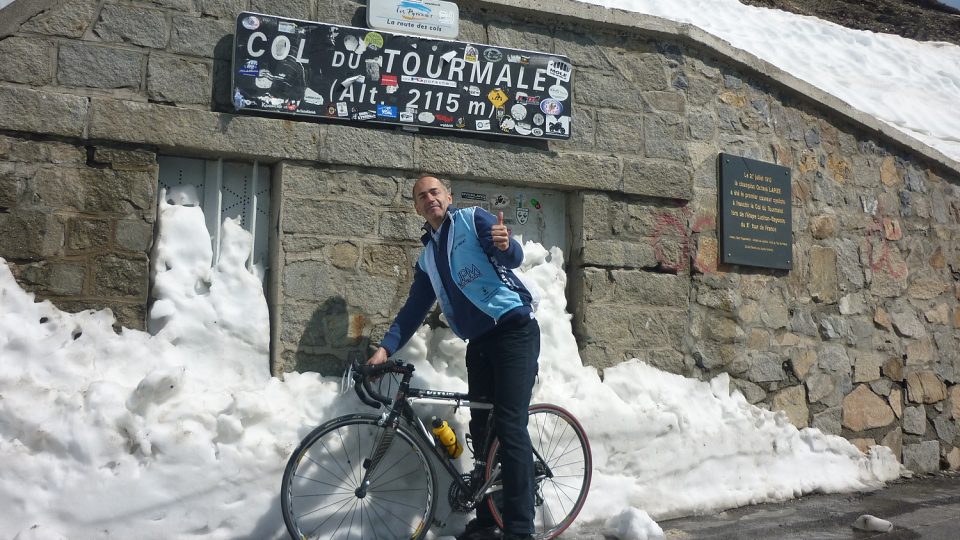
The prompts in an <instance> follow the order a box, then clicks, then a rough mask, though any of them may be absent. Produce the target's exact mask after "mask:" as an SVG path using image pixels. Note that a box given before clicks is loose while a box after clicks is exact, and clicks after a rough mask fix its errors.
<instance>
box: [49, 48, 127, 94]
mask: <svg viewBox="0 0 960 540" xmlns="http://www.w3.org/2000/svg"><path fill="white" fill-rule="evenodd" d="M143 61H144V55H143V54H141V53H139V52H137V51H129V50H126V49H115V48H111V47H103V46H100V45H89V44H85V43H69V44H64V45H61V46H60V57H59V59H58V62H57V81H58V82H59V83H60V84H61V85H63V86H82V87H88V88H132V89H139V88H140V81H141V79H142V75H141V72H142V71H143Z"/></svg>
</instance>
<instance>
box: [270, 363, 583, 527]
mask: <svg viewBox="0 0 960 540" xmlns="http://www.w3.org/2000/svg"><path fill="white" fill-rule="evenodd" d="M413 372H414V367H413V365H411V364H408V363H404V362H403V361H392V360H391V361H388V362H386V363H384V364H379V365H365V364H361V363H360V362H356V361H355V362H353V364H352V365H351V367H350V368H349V369H348V371H347V373H346V374H345V375H344V380H345V381H346V382H348V383H349V381H351V380H352V381H353V388H354V390H355V391H356V393H357V396H359V397H360V400H361V401H363V402H364V403H365V404H367V405H369V406H370V407H373V408H375V409H379V408H380V407H381V406H385V407H386V408H385V411H384V412H383V413H382V414H380V415H377V414H369V413H359V414H348V415H345V416H340V417H338V418H334V419H333V420H330V421H328V422H325V423H324V424H322V425H320V426H319V427H317V428H316V429H314V430H313V431H312V432H310V434H308V435H307V436H306V437H304V439H303V440H302V441H301V442H300V445H299V446H298V447H297V449H296V450H294V452H293V455H292V456H291V457H290V460H289V461H288V462H287V466H286V469H285V470H284V473H283V483H282V486H281V496H280V502H281V507H282V510H283V520H284V522H285V523H286V526H287V530H288V532H289V533H290V536H291V538H294V539H296V540H302V539H307V538H310V539H321V540H352V539H357V540H365V539H370V540H391V539H395V540H399V539H404V540H420V539H422V538H424V537H426V535H427V533H428V532H429V530H430V527H431V526H432V525H442V522H441V521H440V520H438V519H436V518H435V517H434V513H435V511H436V506H437V501H438V498H439V497H438V493H437V481H438V474H439V473H441V472H445V473H446V474H448V475H449V476H450V480H451V484H450V489H449V491H448V493H447V498H448V501H449V503H450V507H451V509H452V510H454V511H458V512H469V511H471V510H473V509H475V508H477V506H478V505H480V504H487V505H489V507H490V510H491V511H492V513H493V516H494V519H495V520H496V522H497V524H498V525H499V526H500V527H501V528H502V527H503V518H502V512H501V508H500V506H501V502H500V499H501V497H500V494H501V492H502V482H501V475H500V459H499V454H498V450H499V447H500V442H499V440H498V439H497V438H496V434H495V433H494V432H493V429H490V428H492V425H493V423H492V421H493V415H494V414H496V410H494V407H493V405H492V404H491V403H487V402H484V401H479V400H471V399H469V397H468V396H467V394H462V393H457V392H444V391H437V390H426V389H419V388H411V387H410V379H411V378H412V376H413ZM391 374H395V375H391ZM385 375H386V377H385ZM397 376H399V382H398V383H397V385H396V393H395V395H394V397H393V398H389V397H387V396H384V395H382V394H381V393H380V392H379V391H377V390H376V389H374V387H373V384H372V382H373V381H378V380H379V381H380V382H381V383H382V382H383V380H386V379H388V378H390V377H394V378H396V377H397ZM418 403H423V404H441V405H450V406H453V407H458V408H459V407H469V408H472V409H488V410H491V413H490V418H489V419H488V424H487V425H488V429H487V436H486V437H485V438H486V440H485V441H479V442H480V443H481V444H480V446H478V447H474V448H471V451H473V458H474V463H473V469H472V470H471V472H469V473H464V474H461V472H460V471H459V470H458V469H457V468H456V465H455V463H454V460H452V459H450V458H449V457H448V453H447V448H446V447H444V446H443V445H442V444H441V443H440V441H439V440H438V439H437V438H436V437H435V436H434V435H433V432H432V431H430V430H429V429H428V428H427V427H426V426H424V424H423V422H422V421H421V420H420V417H419V416H418V415H417V413H416V410H415V408H414V405H415V404H418ZM528 430H529V432H530V439H531V441H532V443H533V455H532V456H531V459H533V461H534V475H535V490H534V493H535V495H534V497H535V509H536V517H535V522H534V524H535V528H536V532H535V533H534V538H536V539H537V540H547V539H550V538H556V537H557V536H558V535H560V533H562V532H563V531H564V530H566V529H567V527H569V526H570V524H571V523H573V520H574V519H575V518H576V517H577V514H578V513H579V512H580V509H581V508H583V504H584V502H585V501H586V499H587V492H588V491H589V489H590V480H591V476H592V458H591V454H590V443H589V442H588V441H587V435H586V433H585V432H584V430H583V427H581V426H580V423H579V422H578V421H577V420H576V418H574V417H573V415H571V414H570V413H569V412H567V411H565V410H564V409H562V408H560V407H558V406H556V405H551V404H537V405H532V406H530V416H529V421H528ZM467 440H468V441H469V438H468V439H467ZM473 442H474V443H476V442H477V441H473ZM469 446H470V445H469V444H468V447H469ZM431 454H432V455H433V456H435V457H436V459H430V457H429V456H430V455H431ZM438 463H439V464H440V465H439V466H438V465H437V464H438Z"/></svg>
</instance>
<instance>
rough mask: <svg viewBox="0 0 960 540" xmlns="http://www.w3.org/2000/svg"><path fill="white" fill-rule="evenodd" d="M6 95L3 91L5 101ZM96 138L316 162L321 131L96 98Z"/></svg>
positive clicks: (93, 121)
mask: <svg viewBox="0 0 960 540" xmlns="http://www.w3.org/2000/svg"><path fill="white" fill-rule="evenodd" d="M2 99H3V94H0V101H2ZM91 109H92V111H93V114H92V115H91V121H90V137H91V138H94V139H104V140H112V141H117V142H128V143H136V144H148V145H154V146H157V147H159V148H162V149H167V150H168V151H171V150H178V149H183V148H189V149H191V150H192V151H197V150H202V151H209V152H216V153H217V154H219V155H222V156H224V157H230V156H242V157H243V159H257V158H263V157H274V158H285V159H301V160H316V159H317V144H318V143H319V142H320V139H321V129H320V127H318V126H317V125H316V124H313V123H309V122H290V121H286V120H275V119H268V118H257V117H251V116H234V115H230V114H222V113H213V112H208V111H199V110H192V109H181V108H176V107H168V106H164V105H155V104H148V103H138V102H133V101H122V100H116V99H101V98H94V99H93V100H92V101H91Z"/></svg>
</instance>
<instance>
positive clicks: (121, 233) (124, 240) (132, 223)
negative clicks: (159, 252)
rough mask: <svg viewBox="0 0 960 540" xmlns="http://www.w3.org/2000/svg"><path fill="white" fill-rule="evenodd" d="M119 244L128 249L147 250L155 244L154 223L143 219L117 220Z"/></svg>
mask: <svg viewBox="0 0 960 540" xmlns="http://www.w3.org/2000/svg"><path fill="white" fill-rule="evenodd" d="M116 234H117V246H118V247H120V248H122V249H125V250H127V251H142V252H147V251H148V250H149V249H150V246H151V245H152V244H153V223H149V222H147V221H144V220H142V219H124V220H120V221H118V222H117V233H116Z"/></svg>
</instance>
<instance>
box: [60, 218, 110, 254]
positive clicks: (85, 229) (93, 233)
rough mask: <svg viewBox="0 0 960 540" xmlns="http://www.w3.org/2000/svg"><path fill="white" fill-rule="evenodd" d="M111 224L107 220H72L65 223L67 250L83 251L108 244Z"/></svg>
mask: <svg viewBox="0 0 960 540" xmlns="http://www.w3.org/2000/svg"><path fill="white" fill-rule="evenodd" d="M111 229H112V223H111V222H110V220H108V219H90V218H73V219H70V220H69V221H68V222H67V248H68V249H70V250H71V251H84V250H88V249H91V248H97V247H103V246H106V245H108V244H109V243H110V239H111Z"/></svg>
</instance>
